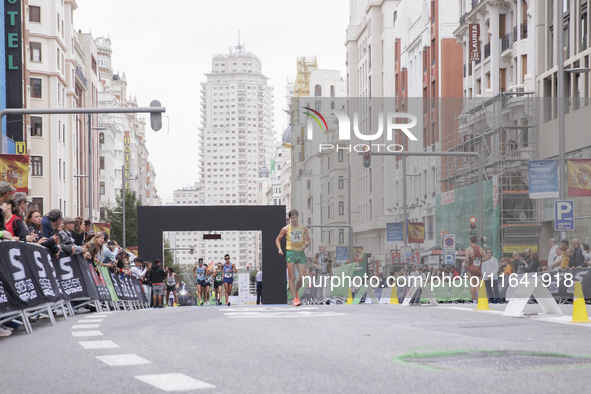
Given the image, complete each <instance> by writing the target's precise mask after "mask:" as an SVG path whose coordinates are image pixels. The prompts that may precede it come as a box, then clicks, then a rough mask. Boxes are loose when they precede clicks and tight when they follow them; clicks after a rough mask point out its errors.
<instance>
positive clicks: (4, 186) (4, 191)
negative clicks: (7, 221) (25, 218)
mask: <svg viewBox="0 0 591 394" xmlns="http://www.w3.org/2000/svg"><path fill="white" fill-rule="evenodd" d="M15 191H16V189H15V188H14V187H12V186H11V185H10V183H8V182H4V181H0V205H2V204H4V203H5V202H8V200H10V193H12V192H15Z"/></svg>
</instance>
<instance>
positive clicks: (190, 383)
mask: <svg viewBox="0 0 591 394" xmlns="http://www.w3.org/2000/svg"><path fill="white" fill-rule="evenodd" d="M134 377H135V378H136V379H138V380H140V381H142V382H144V383H148V384H149V385H151V386H154V387H156V388H158V389H160V390H163V391H166V392H172V391H187V390H199V389H214V388H215V386H214V385H213V384H209V383H206V382H203V381H201V380H197V379H193V378H191V377H189V376H187V375H183V374H182V373H165V374H159V375H140V376H134Z"/></svg>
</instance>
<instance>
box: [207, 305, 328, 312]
mask: <svg viewBox="0 0 591 394" xmlns="http://www.w3.org/2000/svg"><path fill="white" fill-rule="evenodd" d="M295 308H296V307H295V306H285V307H276V306H270V307H265V308H229V309H225V308H218V311H222V312H228V311H232V312H256V313H258V312H277V311H293V310H294V309H295ZM297 308H298V309H297V310H298V311H310V310H314V309H318V307H317V306H302V307H297Z"/></svg>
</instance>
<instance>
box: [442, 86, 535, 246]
mask: <svg viewBox="0 0 591 394" xmlns="http://www.w3.org/2000/svg"><path fill="white" fill-rule="evenodd" d="M469 100H470V101H469V102H468V105H465V106H464V111H463V112H462V114H461V115H460V116H458V117H456V130H457V132H456V133H450V134H449V135H446V136H444V137H443V138H442V149H443V150H445V151H449V152H478V153H480V154H481V155H482V158H483V169H484V174H485V177H484V181H492V180H493V177H494V176H496V177H497V180H496V182H495V183H496V186H497V187H498V204H499V208H500V223H499V224H500V228H501V234H500V241H501V246H503V245H504V244H508V245H509V244H522V245H530V244H537V238H538V237H539V232H540V224H539V221H538V214H537V207H536V200H531V199H530V198H529V182H528V161H529V160H534V159H535V158H536V147H537V141H536V125H537V124H536V120H537V110H536V105H535V100H534V94H533V93H529V92H523V91H513V92H505V93H500V94H498V95H497V96H494V97H490V98H479V99H476V100H474V99H469ZM477 173H478V168H477V162H476V161H475V160H474V159H470V158H461V157H457V158H444V159H442V167H441V172H440V177H441V178H440V181H441V182H442V190H457V189H459V188H462V187H465V186H469V185H473V184H475V183H477ZM493 189H494V188H493ZM460 214H461V213H460Z"/></svg>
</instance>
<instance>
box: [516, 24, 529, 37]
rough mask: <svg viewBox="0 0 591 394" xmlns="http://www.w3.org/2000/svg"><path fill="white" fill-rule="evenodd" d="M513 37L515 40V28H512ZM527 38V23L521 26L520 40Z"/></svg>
mask: <svg viewBox="0 0 591 394" xmlns="http://www.w3.org/2000/svg"><path fill="white" fill-rule="evenodd" d="M513 37H514V39H515V40H517V26H515V27H513ZM526 38H527V23H522V24H521V39H522V40H524V39H526Z"/></svg>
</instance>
